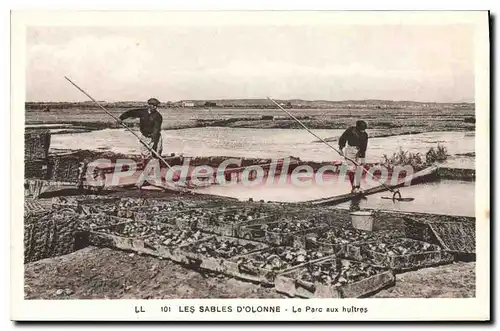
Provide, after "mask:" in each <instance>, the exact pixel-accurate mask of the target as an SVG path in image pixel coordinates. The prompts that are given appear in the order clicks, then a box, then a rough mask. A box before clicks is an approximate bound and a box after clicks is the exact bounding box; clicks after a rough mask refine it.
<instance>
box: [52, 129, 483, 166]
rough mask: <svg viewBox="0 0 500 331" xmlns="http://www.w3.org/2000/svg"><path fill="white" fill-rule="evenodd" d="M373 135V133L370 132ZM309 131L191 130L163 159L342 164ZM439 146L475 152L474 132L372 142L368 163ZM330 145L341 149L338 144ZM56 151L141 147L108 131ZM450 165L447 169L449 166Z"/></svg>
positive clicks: (463, 161) (169, 144) (173, 141)
mask: <svg viewBox="0 0 500 331" xmlns="http://www.w3.org/2000/svg"><path fill="white" fill-rule="evenodd" d="M313 132H314V133H316V134H317V135H318V136H320V137H322V138H327V137H333V138H338V137H339V136H340V135H341V134H342V132H343V130H314V131H313ZM368 133H369V134H370V132H368ZM316 140H317V139H316V138H315V137H313V136H312V135H311V134H309V133H308V132H307V131H305V130H294V129H246V128H218V127H208V128H193V129H182V130H165V131H163V151H164V154H170V153H176V154H183V155H185V156H235V157H256V158H282V157H288V156H295V157H300V158H301V159H302V160H305V161H317V162H320V161H332V160H340V156H339V155H338V154H337V153H336V152H334V151H333V150H331V149H330V148H329V147H328V146H326V145H324V144H323V143H318V142H315V141H316ZM438 143H440V144H442V145H444V146H445V147H446V148H447V150H448V154H451V155H453V154H457V153H470V152H474V148H475V147H474V135H471V132H428V133H420V134H414V135H402V136H392V137H381V138H371V139H370V141H369V145H368V152H367V161H368V162H378V161H380V159H381V158H382V156H383V155H384V154H387V155H392V153H394V152H396V151H397V149H398V148H399V147H400V146H401V147H403V148H404V149H405V150H408V151H412V152H420V153H425V152H427V151H428V149H429V148H431V147H436V146H437V144H438ZM331 144H332V145H333V146H334V147H337V142H336V141H333V142H331ZM51 148H54V149H90V150H99V149H100V150H103V149H109V150H111V151H114V152H118V153H125V154H127V153H132V154H136V153H139V143H138V141H137V138H135V137H134V136H133V135H132V134H131V133H130V132H127V131H125V130H124V129H105V130H98V131H92V132H84V133H75V134H65V135H54V136H52V141H51ZM454 159H455V158H452V160H449V161H448V162H449V165H450V166H459V167H468V168H473V167H474V162H473V160H474V158H472V157H460V158H456V159H457V160H459V161H455V162H454V161H453V160H454ZM447 165H448V164H447Z"/></svg>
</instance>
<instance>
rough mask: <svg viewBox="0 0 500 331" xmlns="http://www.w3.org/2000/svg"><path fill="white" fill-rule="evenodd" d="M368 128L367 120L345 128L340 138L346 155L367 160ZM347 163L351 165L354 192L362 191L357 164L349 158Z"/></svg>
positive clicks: (342, 149)
mask: <svg viewBox="0 0 500 331" xmlns="http://www.w3.org/2000/svg"><path fill="white" fill-rule="evenodd" d="M366 128H367V125H366V122H365V121H357V122H356V126H351V127H349V128H348V129H347V130H345V131H344V133H343V134H342V135H341V136H340V139H339V149H340V151H342V153H343V154H344V156H345V157H348V158H350V159H351V160H354V161H356V162H357V163H360V164H363V163H364V162H365V153H366V147H367V146H368V134H367V133H366ZM346 163H347V165H348V166H349V171H348V173H347V175H348V176H349V181H350V182H351V187H352V193H362V190H361V189H360V181H361V179H360V178H358V177H359V176H355V174H356V170H357V166H356V165H355V164H354V163H353V162H351V161H348V160H346ZM355 177H356V178H355Z"/></svg>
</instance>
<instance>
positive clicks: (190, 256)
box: [179, 236, 269, 274]
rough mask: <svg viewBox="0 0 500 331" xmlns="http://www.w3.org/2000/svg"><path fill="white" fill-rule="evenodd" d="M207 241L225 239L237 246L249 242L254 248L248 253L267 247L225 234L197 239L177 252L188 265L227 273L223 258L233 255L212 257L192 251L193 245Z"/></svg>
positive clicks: (196, 245)
mask: <svg viewBox="0 0 500 331" xmlns="http://www.w3.org/2000/svg"><path fill="white" fill-rule="evenodd" d="M208 241H218V242H221V241H227V242H230V243H232V244H233V245H238V246H244V245H247V244H250V245H253V246H254V249H252V250H251V251H250V253H254V252H260V251H262V250H264V249H266V248H268V247H269V246H267V245H266V244H263V243H261V242H256V241H249V240H244V239H239V238H233V237H227V236H211V237H208V238H205V239H203V240H200V241H197V242H195V243H193V244H191V245H187V246H184V247H181V248H180V249H179V254H182V255H183V260H186V261H187V264H188V265H190V266H191V267H194V268H201V269H205V270H210V271H215V272H219V273H224V274H227V266H226V264H225V260H227V259H230V258H232V257H233V256H229V257H213V256H210V255H208V254H202V253H196V252H193V251H192V250H193V249H194V248H195V247H198V246H200V245H202V244H203V243H206V242H208ZM237 255H240V254H237ZM235 256H236V255H235Z"/></svg>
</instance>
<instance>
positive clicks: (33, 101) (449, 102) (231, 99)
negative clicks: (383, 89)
mask: <svg viewBox="0 0 500 331" xmlns="http://www.w3.org/2000/svg"><path fill="white" fill-rule="evenodd" d="M273 99H274V100H276V101H303V102H331V103H339V102H367V101H374V102H393V103H396V102H412V103H435V104H460V103H462V104H463V103H465V104H475V101H415V100H389V99H345V100H326V99H315V100H308V99H296V98H291V99H278V98H273ZM266 100H267V98H227V99H220V98H219V99H182V100H176V101H172V100H168V101H165V102H162V103H168V102H170V103H177V102H185V101H191V102H206V101H266ZM50 102H53V103H65V102H71V103H89V102H90V103H91V102H92V101H91V100H85V101H76V100H65V101H54V100H52V101H35V100H30V101H28V100H26V101H25V103H50ZM98 102H106V103H125V102H134V103H146V100H123V101H110V100H98Z"/></svg>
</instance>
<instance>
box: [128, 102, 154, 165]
mask: <svg viewBox="0 0 500 331" xmlns="http://www.w3.org/2000/svg"><path fill="white" fill-rule="evenodd" d="M159 104H160V101H158V99H156V98H151V99H149V100H148V108H140V109H131V110H129V111H126V112H125V113H123V114H122V115H121V116H120V121H123V120H125V119H127V118H139V120H140V122H139V128H140V131H141V134H142V137H141V140H142V141H143V142H145V143H146V144H147V146H148V148H146V147H145V146H144V144H142V143H141V154H142V157H143V159H144V160H146V159H149V158H151V157H155V158H157V157H158V155H160V156H161V152H162V150H163V141H162V138H161V124H162V122H163V117H162V116H161V114H160V113H159V112H158V110H157V108H158V105H159ZM151 150H154V151H156V153H157V154H158V155H156V154H154V153H152V152H151Z"/></svg>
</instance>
